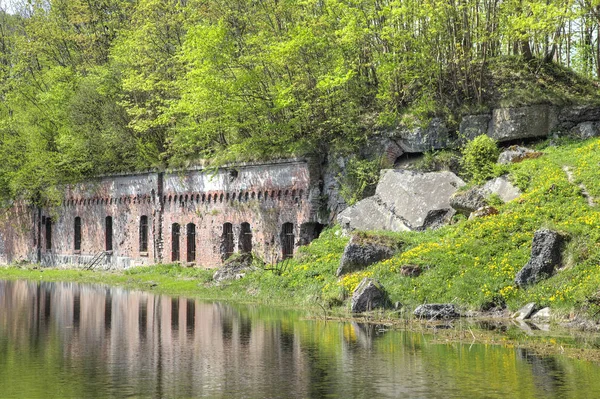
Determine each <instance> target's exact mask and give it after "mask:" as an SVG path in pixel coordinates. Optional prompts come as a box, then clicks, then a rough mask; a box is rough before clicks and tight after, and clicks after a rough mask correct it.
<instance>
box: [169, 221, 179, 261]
mask: <svg viewBox="0 0 600 399" xmlns="http://www.w3.org/2000/svg"><path fill="white" fill-rule="evenodd" d="M180 235H181V231H180V228H179V224H178V223H173V225H172V226H171V260H172V261H173V262H177V261H178V260H179V236H180Z"/></svg>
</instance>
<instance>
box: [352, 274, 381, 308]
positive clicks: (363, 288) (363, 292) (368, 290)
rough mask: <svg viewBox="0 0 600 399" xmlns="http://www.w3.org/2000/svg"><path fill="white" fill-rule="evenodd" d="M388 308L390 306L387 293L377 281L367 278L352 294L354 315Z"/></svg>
mask: <svg viewBox="0 0 600 399" xmlns="http://www.w3.org/2000/svg"><path fill="white" fill-rule="evenodd" d="M387 306H389V299H388V296H387V292H386V291H385V289H384V288H383V285H382V284H381V283H380V282H379V281H377V280H374V279H371V278H366V277H365V278H364V279H363V280H362V281H361V282H360V284H358V286H357V287H356V289H355V290H354V293H353V294H352V307H351V310H352V313H362V312H368V311H370V310H373V309H377V308H385V307H387Z"/></svg>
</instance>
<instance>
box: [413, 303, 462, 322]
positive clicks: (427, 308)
mask: <svg viewBox="0 0 600 399" xmlns="http://www.w3.org/2000/svg"><path fill="white" fill-rule="evenodd" d="M413 314H414V315H415V316H416V317H418V318H420V319H453V318H456V317H460V313H459V311H458V309H457V307H456V305H454V304H453V303H426V304H423V305H420V306H418V307H417V308H416V309H415V311H414V313H413Z"/></svg>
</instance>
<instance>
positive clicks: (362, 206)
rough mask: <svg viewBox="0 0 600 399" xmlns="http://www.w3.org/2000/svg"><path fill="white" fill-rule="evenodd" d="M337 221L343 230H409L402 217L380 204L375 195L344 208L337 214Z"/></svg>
mask: <svg viewBox="0 0 600 399" xmlns="http://www.w3.org/2000/svg"><path fill="white" fill-rule="evenodd" d="M337 221H338V223H339V224H340V226H342V228H343V229H344V231H345V232H350V231H352V230H363V231H369V230H389V231H408V230H410V229H409V228H408V226H407V225H406V224H405V223H404V221H403V220H402V219H400V218H399V217H398V216H396V215H394V214H393V213H392V212H390V210H389V209H388V208H387V207H386V206H385V205H384V204H381V201H380V200H379V198H378V197H377V196H373V197H369V198H365V199H364V200H361V201H359V202H357V203H356V204H354V205H352V206H350V207H348V208H346V209H344V210H343V211H342V212H341V213H340V214H339V215H338V217H337Z"/></svg>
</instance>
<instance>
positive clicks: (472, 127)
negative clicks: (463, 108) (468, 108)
mask: <svg viewBox="0 0 600 399" xmlns="http://www.w3.org/2000/svg"><path fill="white" fill-rule="evenodd" d="M491 120H492V115H491V114H481V115H465V116H463V118H462V120H461V121H460V127H459V129H458V130H459V132H460V137H461V139H462V140H464V141H471V140H473V139H474V138H475V137H477V136H481V135H483V134H487V132H488V129H489V125H490V121H491Z"/></svg>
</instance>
